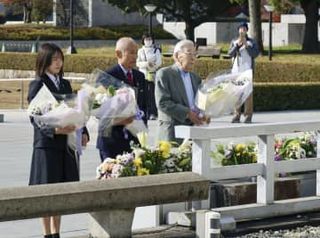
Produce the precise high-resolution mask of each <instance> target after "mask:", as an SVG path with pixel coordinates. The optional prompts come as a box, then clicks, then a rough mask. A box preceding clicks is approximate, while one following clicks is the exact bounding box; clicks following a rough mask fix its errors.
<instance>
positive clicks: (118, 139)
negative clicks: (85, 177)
mask: <svg viewBox="0 0 320 238" xmlns="http://www.w3.org/2000/svg"><path fill="white" fill-rule="evenodd" d="M106 72H107V73H108V74H110V75H112V76H113V77H115V78H117V79H119V80H121V81H123V82H124V83H127V84H129V82H128V80H127V76H126V75H125V74H124V72H123V71H122V69H121V67H120V65H116V66H114V67H112V68H110V69H108V70H107V71H106ZM132 74H133V80H134V87H135V88H136V89H137V103H138V106H139V109H140V110H142V111H143V112H144V114H145V115H146V111H147V110H146V100H147V98H146V83H145V77H144V74H143V73H141V72H140V71H138V70H136V69H132ZM97 83H100V82H99V80H98V82H97ZM101 83H102V84H103V81H101ZM143 120H144V122H145V124H146V123H147V119H146V116H144V118H143ZM126 133H127V135H128V138H126V136H125V134H126ZM130 141H134V142H135V143H138V140H137V138H135V137H134V136H133V135H132V134H131V133H130V132H129V131H126V132H124V126H113V127H112V130H111V136H110V137H102V136H98V140H97V148H98V149H99V150H100V151H103V152H104V154H105V155H107V156H108V157H112V158H115V156H116V155H118V154H122V153H123V152H130V151H131V148H130Z"/></svg>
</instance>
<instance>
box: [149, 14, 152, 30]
mask: <svg viewBox="0 0 320 238" xmlns="http://www.w3.org/2000/svg"><path fill="white" fill-rule="evenodd" d="M149 35H152V12H150V13H149Z"/></svg>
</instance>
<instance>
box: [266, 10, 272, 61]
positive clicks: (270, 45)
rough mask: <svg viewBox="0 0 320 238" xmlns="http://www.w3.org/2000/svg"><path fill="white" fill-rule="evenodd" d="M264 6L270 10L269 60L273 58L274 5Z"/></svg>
mask: <svg viewBox="0 0 320 238" xmlns="http://www.w3.org/2000/svg"><path fill="white" fill-rule="evenodd" d="M264 8H265V9H266V11H267V12H269V52H268V55H269V60H272V12H273V11H274V7H273V6H271V5H264Z"/></svg>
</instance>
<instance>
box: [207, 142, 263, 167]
mask: <svg viewBox="0 0 320 238" xmlns="http://www.w3.org/2000/svg"><path fill="white" fill-rule="evenodd" d="M211 157H212V158H213V159H215V160H216V161H218V162H219V163H220V164H221V165H223V166H228V165H238V164H250V163H256V162H257V145H256V144H255V143H253V142H252V143H249V144H233V143H230V144H229V145H227V146H224V145H222V144H219V145H217V150H216V151H213V152H211Z"/></svg>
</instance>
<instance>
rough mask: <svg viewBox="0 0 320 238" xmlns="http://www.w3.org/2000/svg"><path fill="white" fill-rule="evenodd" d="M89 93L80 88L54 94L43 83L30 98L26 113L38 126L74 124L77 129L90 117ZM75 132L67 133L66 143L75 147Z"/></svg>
mask: <svg viewBox="0 0 320 238" xmlns="http://www.w3.org/2000/svg"><path fill="white" fill-rule="evenodd" d="M88 99H89V95H88V94H87V92H86V91H84V90H80V91H78V93H77V95H75V94H54V93H52V92H50V90H49V89H48V88H47V86H46V85H45V84H43V86H42V87H41V89H40V90H39V92H38V93H37V95H36V96H35V97H34V98H33V99H32V100H31V102H30V104H29V106H28V109H27V113H28V115H29V116H30V117H31V118H32V121H33V122H34V123H35V125H36V126H38V127H39V128H43V127H65V126H68V125H74V126H76V128H77V129H80V128H82V127H83V126H85V124H86V122H87V120H88V119H89V117H90V114H89V111H90V110H89V107H90V106H89V103H88ZM75 143H76V142H75V133H71V134H69V135H68V144H69V146H70V147H71V148H72V149H75V148H76V144H75Z"/></svg>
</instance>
